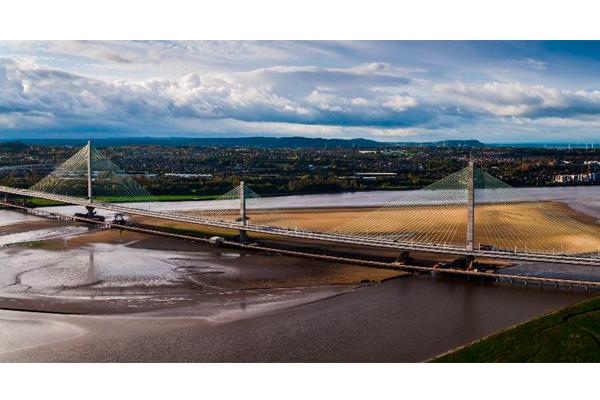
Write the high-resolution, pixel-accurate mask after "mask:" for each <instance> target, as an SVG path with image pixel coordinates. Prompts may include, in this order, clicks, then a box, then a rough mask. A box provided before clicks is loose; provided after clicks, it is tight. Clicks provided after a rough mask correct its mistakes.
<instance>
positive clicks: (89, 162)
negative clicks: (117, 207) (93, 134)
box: [87, 140, 94, 203]
mask: <svg viewBox="0 0 600 400" xmlns="http://www.w3.org/2000/svg"><path fill="white" fill-rule="evenodd" d="M87 149H88V154H87V192H88V196H87V197H88V200H89V202H90V203H91V202H93V201H94V197H93V196H94V192H93V190H92V141H91V140H88V144H87Z"/></svg>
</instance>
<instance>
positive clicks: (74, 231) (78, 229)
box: [0, 225, 89, 247]
mask: <svg viewBox="0 0 600 400" xmlns="http://www.w3.org/2000/svg"><path fill="white" fill-rule="evenodd" d="M88 231H89V228H88V227H86V226H77V225H68V226H57V227H53V228H48V229H36V230H33V231H27V232H17V233H9V234H5V235H0V247H2V246H8V245H10V244H16V243H27V242H36V241H39V240H49V239H60V238H68V237H70V236H75V235H78V234H81V233H84V232H88Z"/></svg>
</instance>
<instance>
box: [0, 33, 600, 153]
mask: <svg viewBox="0 0 600 400" xmlns="http://www.w3.org/2000/svg"><path fill="white" fill-rule="evenodd" d="M599 132H600V42H593V41H587V42H535V41H527V42H506V41H499V42H490V41H487V42H486V41H480V42H461V41H433V42H432V41H348V42H332V41H310V42H302V41H291V42H289V41H272V42H269V41H259V42H250V41H191V42H173V41H134V42H130V41H117V42H114V41H84V42H81V41H79V42H78V41H73V42H72V41H36V42H21V41H9V42H0V139H19V138H82V137H131V136H177V137H183V136H186V137H190V136H192V137H241V136H278V137H280V136H306V137H321V138H357V137H362V138H368V139H374V140H380V141H394V142H403V141H432V140H449V139H478V140H481V141H482V142H486V143H518V142H535V143H556V142H562V143H569V142H573V143H575V142H578V143H584V142H590V143H592V142H595V143H600V133H599Z"/></svg>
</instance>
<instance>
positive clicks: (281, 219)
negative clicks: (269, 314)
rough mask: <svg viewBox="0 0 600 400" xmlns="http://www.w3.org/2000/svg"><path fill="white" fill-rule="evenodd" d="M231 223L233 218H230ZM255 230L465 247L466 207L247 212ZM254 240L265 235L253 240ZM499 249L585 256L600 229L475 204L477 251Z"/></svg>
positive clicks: (545, 205)
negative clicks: (483, 246)
mask: <svg viewBox="0 0 600 400" xmlns="http://www.w3.org/2000/svg"><path fill="white" fill-rule="evenodd" d="M230 215H231V219H234V218H235V217H236V216H237V215H236V214H235V213H231V214H230ZM248 215H249V217H250V221H251V223H253V224H257V225H271V226H284V227H288V228H292V229H293V228H298V229H307V230H313V231H318V232H327V231H331V230H338V231H339V232H341V233H347V234H357V235H361V234H371V235H389V234H396V235H397V239H398V240H403V238H410V240H413V241H415V242H423V243H427V242H436V243H447V244H453V245H464V243H465V241H466V229H467V227H466V220H467V211H466V207H457V206H455V207H452V206H439V207H422V206H402V207H395V208H386V209H379V208H372V207H362V208H359V207H355V208H352V207H344V208H316V209H312V208H306V209H288V210H278V212H273V213H270V212H268V211H265V210H260V211H253V210H249V211H248ZM134 220H135V221H136V222H140V223H146V224H150V225H152V224H155V225H160V226H166V227H171V228H183V229H191V230H200V231H202V232H205V233H206V234H215V235H228V234H229V235H231V234H232V233H235V232H232V231H228V230H224V229H218V228H212V227H199V226H198V225H194V224H185V223H178V222H170V221H160V220H156V219H151V218H139V217H135V218H134ZM251 235H252V236H254V237H258V238H260V237H266V236H265V235H257V234H251ZM479 244H486V245H493V246H495V247H496V248H499V249H505V250H513V249H514V247H515V246H516V247H517V249H520V250H529V251H544V252H552V251H555V252H565V253H586V252H598V251H599V250H600V226H599V225H598V224H597V223H596V221H595V218H593V217H591V216H588V215H586V214H582V213H580V212H577V211H574V210H572V209H571V208H569V207H568V206H567V205H565V204H563V203H559V202H542V203H540V202H538V203H528V202H523V203H511V204H493V205H492V204H478V205H477V206H476V213H475V245H476V246H478V245H479Z"/></svg>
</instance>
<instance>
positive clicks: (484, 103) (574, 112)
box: [435, 82, 600, 118]
mask: <svg viewBox="0 0 600 400" xmlns="http://www.w3.org/2000/svg"><path fill="white" fill-rule="evenodd" d="M435 90H436V91H437V92H438V93H441V94H444V95H446V96H447V97H446V98H448V97H449V98H452V99H453V100H454V101H455V102H456V103H457V104H460V105H462V106H466V107H470V108H472V109H474V110H477V109H479V110H481V111H485V112H487V113H490V114H492V115H495V116H498V117H510V116H516V117H529V118H545V117H563V118H564V117H576V116H582V115H597V114H599V113H600V91H597V90H592V91H585V90H577V91H569V90H559V89H556V88H548V87H545V86H541V85H534V86H531V85H524V84H521V83H518V82H512V83H501V82H488V83H485V84H480V85H473V84H465V83H462V82H455V83H452V84H439V85H437V86H436V87H435Z"/></svg>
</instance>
